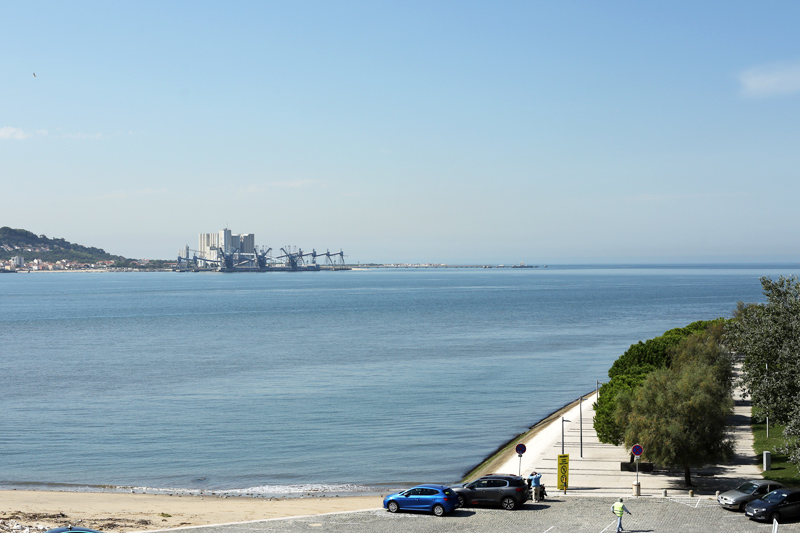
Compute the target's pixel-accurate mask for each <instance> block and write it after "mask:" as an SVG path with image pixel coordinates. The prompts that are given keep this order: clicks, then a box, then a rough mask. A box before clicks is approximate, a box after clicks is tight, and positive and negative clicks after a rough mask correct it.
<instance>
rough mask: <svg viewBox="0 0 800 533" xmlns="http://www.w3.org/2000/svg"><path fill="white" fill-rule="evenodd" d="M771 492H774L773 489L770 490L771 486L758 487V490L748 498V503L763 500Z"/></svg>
mask: <svg viewBox="0 0 800 533" xmlns="http://www.w3.org/2000/svg"><path fill="white" fill-rule="evenodd" d="M770 492H772V489H770V488H769V485H759V486H758V487H756V490H754V491H753V492H752V493H751V494H750V496H748V497H747V501H750V502H752V501H754V500H758V499H760V498H763V497H764V496H765V495H767V494H769V493H770Z"/></svg>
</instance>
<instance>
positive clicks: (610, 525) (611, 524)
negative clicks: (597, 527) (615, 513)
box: [600, 520, 617, 533]
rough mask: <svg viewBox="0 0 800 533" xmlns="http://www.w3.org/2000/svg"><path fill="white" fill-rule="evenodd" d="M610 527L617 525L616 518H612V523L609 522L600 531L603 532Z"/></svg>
mask: <svg viewBox="0 0 800 533" xmlns="http://www.w3.org/2000/svg"><path fill="white" fill-rule="evenodd" d="M610 527H617V521H616V520H612V521H611V523H610V524H608V525H607V526H606V527H604V528H603V529H602V530H601V531H600V533H603V532H604V531H605V530H607V529H608V528H610Z"/></svg>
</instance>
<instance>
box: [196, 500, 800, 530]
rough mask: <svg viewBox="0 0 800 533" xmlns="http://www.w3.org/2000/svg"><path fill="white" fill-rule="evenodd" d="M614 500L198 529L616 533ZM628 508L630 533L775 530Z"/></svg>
mask: <svg viewBox="0 0 800 533" xmlns="http://www.w3.org/2000/svg"><path fill="white" fill-rule="evenodd" d="M614 501H615V499H614V498H590V497H567V498H561V499H559V498H554V499H552V500H548V501H546V502H542V503H540V504H534V503H531V502H528V503H526V504H525V505H524V506H522V507H521V508H519V509H518V510H516V511H504V510H500V509H484V508H478V509H473V508H465V509H459V510H457V511H455V512H453V513H451V514H449V515H446V516H444V517H441V518H437V517H435V516H433V515H430V514H423V513H397V514H391V513H388V512H386V511H385V510H383V509H380V510H378V509H376V510H370V511H360V512H348V513H338V514H329V515H318V516H309V517H294V518H285V519H278V520H267V521H260V522H248V523H243V524H228V525H218V526H203V527H199V528H192V529H194V530H201V531H199V532H198V533H267V532H289V533H294V532H301V531H302V532H308V531H320V532H322V531H325V532H342V533H345V532H355V533H359V532H363V533H367V532H369V533H373V532H374V533H417V532H419V533H423V532H426V533H427V532H430V531H437V532H439V531H441V532H453V533H466V532H476V533H477V532H492V531H496V532H498V533H500V532H503V533H506V532H509V531H526V532H537V533H576V532H591V533H603V532H614V531H615V530H616V517H615V516H614V515H613V514H612V513H611V504H612V503H613V502H614ZM625 505H626V506H627V507H628V509H629V510H630V511H631V513H633V515H632V516H628V515H625V517H624V518H623V526H624V528H625V531H628V532H647V533H650V532H653V533H660V532H676V531H680V532H682V533H683V532H697V533H739V532H742V533H749V532H753V533H768V532H771V531H772V524H766V523H763V522H753V521H751V520H748V519H747V518H746V517H745V516H744V514H743V513H741V512H733V511H726V510H725V509H722V508H721V507H720V506H719V505H717V503H716V502H715V501H713V500H711V499H708V498H688V497H687V498H640V499H638V500H637V499H634V498H629V499H626V500H625ZM778 531H780V532H781V533H783V532H787V533H788V532H798V533H800V521H797V520H795V521H792V522H791V523H786V524H780V527H779V529H778Z"/></svg>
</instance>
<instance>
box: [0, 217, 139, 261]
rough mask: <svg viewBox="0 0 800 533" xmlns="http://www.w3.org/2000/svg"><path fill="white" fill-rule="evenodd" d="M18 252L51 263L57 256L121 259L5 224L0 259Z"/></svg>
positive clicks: (108, 259)
mask: <svg viewBox="0 0 800 533" xmlns="http://www.w3.org/2000/svg"><path fill="white" fill-rule="evenodd" d="M18 255H21V256H22V257H24V258H25V261H33V260H34V259H41V260H42V261H46V262H51V263H54V262H56V261H59V260H61V259H65V260H67V261H77V262H81V263H94V262H97V261H125V258H124V257H122V256H119V255H112V254H110V253H108V252H106V251H105V250H103V249H101V248H94V247H88V246H82V245H80V244H73V243H71V242H69V241H66V240H64V239H59V238H49V237H47V236H45V235H36V234H35V233H33V232H30V231H28V230H24V229H13V228H9V227H7V226H4V227H2V228H0V259H3V260H8V259H11V258H12V257H14V256H18Z"/></svg>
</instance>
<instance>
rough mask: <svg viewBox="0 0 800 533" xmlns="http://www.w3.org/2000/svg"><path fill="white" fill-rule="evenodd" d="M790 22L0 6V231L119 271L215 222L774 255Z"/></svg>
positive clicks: (493, 258) (373, 239) (598, 7)
mask: <svg viewBox="0 0 800 533" xmlns="http://www.w3.org/2000/svg"><path fill="white" fill-rule="evenodd" d="M798 16H800V4H797V3H795V2H788V1H786V2H780V1H776V2H759V3H756V2H743V1H732V2H726V3H725V4H717V3H710V2H709V3H702V2H701V3H697V2H681V1H679V2H671V3H668V4H649V3H637V2H627V1H609V2H602V3H596V2H588V1H578V2H570V3H547V2H527V1H526V2H522V1H509V2H502V3H499V4H497V3H489V2H473V1H467V2H454V1H433V2H419V1H409V2H379V3H375V2H366V1H346V0H345V1H341V2H333V3H325V2H304V3H291V2H250V1H233V2H224V3H223V2H208V1H188V0H187V1H183V0H182V1H170V2H162V3H155V4H147V5H143V4H141V3H137V2H130V1H121V2H113V3H108V2H100V1H95V0H88V1H85V2H57V1H52V0H46V1H37V2H13V3H9V2H6V3H3V4H1V5H0V43H2V50H3V53H2V54H0V77H2V78H1V79H0V102H2V106H1V107H0V110H1V111H0V177H2V185H3V193H2V194H0V226H10V227H12V228H23V229H27V230H30V231H32V232H34V233H37V234H46V235H48V236H54V237H63V238H64V239H66V240H68V241H71V242H76V243H80V244H84V245H87V246H96V247H98V248H103V249H104V250H106V251H107V252H109V253H112V254H119V255H123V256H126V257H131V258H154V259H155V258H157V259H174V258H175V254H176V251H177V250H179V249H181V248H183V247H184V246H186V245H189V246H190V247H192V248H194V247H195V246H196V245H197V238H198V237H197V236H198V234H199V233H204V232H216V231H219V228H226V227H230V228H236V229H237V230H238V231H242V232H246V233H253V234H256V235H257V236H258V243H259V244H263V245H267V246H272V247H277V246H284V245H287V244H291V245H296V246H300V247H302V248H304V249H306V248H308V249H312V248H315V247H316V248H317V249H326V248H330V249H331V250H333V249H336V250H339V249H344V250H345V251H346V253H347V255H348V261H352V262H356V261H360V262H409V263H414V262H431V263H450V264H465V263H505V264H509V263H519V262H520V261H524V262H525V263H529V264H575V263H710V262H747V263H756V262H798V261H800V237H799V236H798V232H797V229H796V228H797V225H798V222H800V216H799V215H798V210H797V208H796V205H795V204H796V198H798V197H800V179H798V169H800V150H798V149H797V146H798V141H800V120H798V119H799V118H800V43H798V40H797V38H796V33H797V32H796V28H795V26H796V23H795V21H796V20H798ZM34 73H35V75H34Z"/></svg>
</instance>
